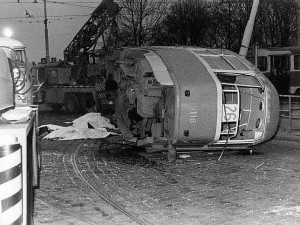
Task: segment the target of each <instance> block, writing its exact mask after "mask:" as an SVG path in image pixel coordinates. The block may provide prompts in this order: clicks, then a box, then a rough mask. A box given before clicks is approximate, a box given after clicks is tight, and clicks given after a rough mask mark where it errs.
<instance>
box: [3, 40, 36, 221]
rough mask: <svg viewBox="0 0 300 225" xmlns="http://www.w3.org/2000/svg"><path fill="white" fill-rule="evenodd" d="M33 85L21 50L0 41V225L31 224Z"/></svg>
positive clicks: (13, 42) (16, 43)
mask: <svg viewBox="0 0 300 225" xmlns="http://www.w3.org/2000/svg"><path fill="white" fill-rule="evenodd" d="M33 83H34V82H33V80H32V77H31V75H30V73H29V72H28V68H27V59H26V51H25V46H24V45H23V44H22V43H21V42H20V41H18V40H15V39H12V38H8V37H0V174H1V176H0V224H28V225H32V224H33V209H34V188H37V187H38V186H39V171H40V160H39V154H38V149H37V146H36V133H37V127H38V124H37V121H38V120H37V115H38V108H37V107H35V106H34V105H32V102H33V98H32V95H33V91H34V89H35V87H34V84H33Z"/></svg>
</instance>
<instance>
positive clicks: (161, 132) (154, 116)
mask: <svg viewBox="0 0 300 225" xmlns="http://www.w3.org/2000/svg"><path fill="white" fill-rule="evenodd" d="M114 76H115V79H116V80H117V82H118V84H119V88H118V95H117V99H116V108H115V116H116V121H117V125H118V127H119V129H120V131H121V133H122V135H123V137H124V138H126V139H128V140H135V141H136V143H137V145H141V146H150V147H153V148H155V147H158V146H161V147H166V146H168V148H169V149H173V151H175V152H176V151H177V150H179V149H187V150H188V149H190V150H204V149H205V150H206V149H207V150H210V149H211V150H215V149H216V150H218V149H222V148H224V147H226V148H228V149H251V147H252V146H254V145H258V144H260V143H264V142H266V141H269V140H271V139H272V138H273V137H274V136H275V135H276V132H277V129H278V121H279V98H278V93H277V91H276V89H275V88H274V86H273V85H272V84H271V82H270V81H269V80H268V79H267V78H266V77H265V76H264V75H263V74H262V73H261V72H260V71H259V70H258V69H257V68H256V67H254V66H253V65H252V64H251V63H250V62H249V61H247V60H246V59H244V58H242V57H241V56H239V55H238V54H236V53H234V52H231V51H229V50H225V49H206V48H195V47H133V48H125V49H124V50H123V51H122V52H121V53H120V56H119V59H118V60H117V61H116V70H115V74H114Z"/></svg>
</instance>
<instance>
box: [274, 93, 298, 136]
mask: <svg viewBox="0 0 300 225" xmlns="http://www.w3.org/2000/svg"><path fill="white" fill-rule="evenodd" d="M279 99H280V118H281V119H287V120H288V123H287V129H288V132H289V133H291V131H292V129H293V128H294V129H295V126H296V125H297V124H296V123H295V124H293V121H295V120H299V126H298V127H297V128H299V129H300V95H279ZM293 125H294V126H293Z"/></svg>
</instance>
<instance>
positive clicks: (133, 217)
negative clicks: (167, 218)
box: [71, 142, 152, 225]
mask: <svg viewBox="0 0 300 225" xmlns="http://www.w3.org/2000/svg"><path fill="white" fill-rule="evenodd" d="M83 145H84V142H82V143H80V144H79V145H78V147H77V148H76V149H75V150H74V151H73V153H72V154H71V162H72V166H73V169H74V172H75V173H76V174H77V176H78V177H79V178H80V179H81V180H82V181H83V182H84V183H85V184H86V185H87V186H88V187H89V188H90V189H91V190H93V191H94V193H96V195H97V196H99V197H100V198H101V199H103V200H104V201H105V202H106V203H108V204H109V205H111V206H113V207H114V208H115V209H117V210H118V211H119V212H121V213H122V214H124V215H125V216H127V217H128V218H130V219H131V220H133V221H134V222H136V223H137V224H140V225H151V224H152V223H150V222H149V221H146V220H145V219H143V218H141V217H140V216H139V215H138V214H136V213H133V212H129V211H128V210H126V208H125V207H124V206H122V205H120V204H119V203H117V202H116V201H114V200H113V199H112V198H110V197H109V196H108V194H106V193H105V192H103V191H100V190H99V188H97V187H96V185H95V184H93V182H92V181H90V180H89V178H88V176H86V175H85V173H86V171H81V170H80V169H79V166H78V164H77V162H76V158H77V155H78V154H79V152H80V150H81V148H82V147H83Z"/></svg>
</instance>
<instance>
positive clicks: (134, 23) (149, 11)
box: [118, 0, 170, 46]
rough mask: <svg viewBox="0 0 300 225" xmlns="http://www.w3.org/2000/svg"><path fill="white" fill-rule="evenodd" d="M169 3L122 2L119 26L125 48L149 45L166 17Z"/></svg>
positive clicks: (154, 0) (158, 0)
mask: <svg viewBox="0 0 300 225" xmlns="http://www.w3.org/2000/svg"><path fill="white" fill-rule="evenodd" d="M169 3H170V1H169V0H121V1H120V2H119V5H120V7H121V8H122V9H121V13H120V15H119V18H118V25H119V29H120V37H121V40H120V41H121V42H122V43H123V46H124V45H133V46H141V45H147V44H148V42H149V41H150V40H151V38H152V32H153V31H154V30H155V27H157V26H159V24H160V23H161V21H162V19H163V17H164V15H166V13H167V9H168V5H169Z"/></svg>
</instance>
